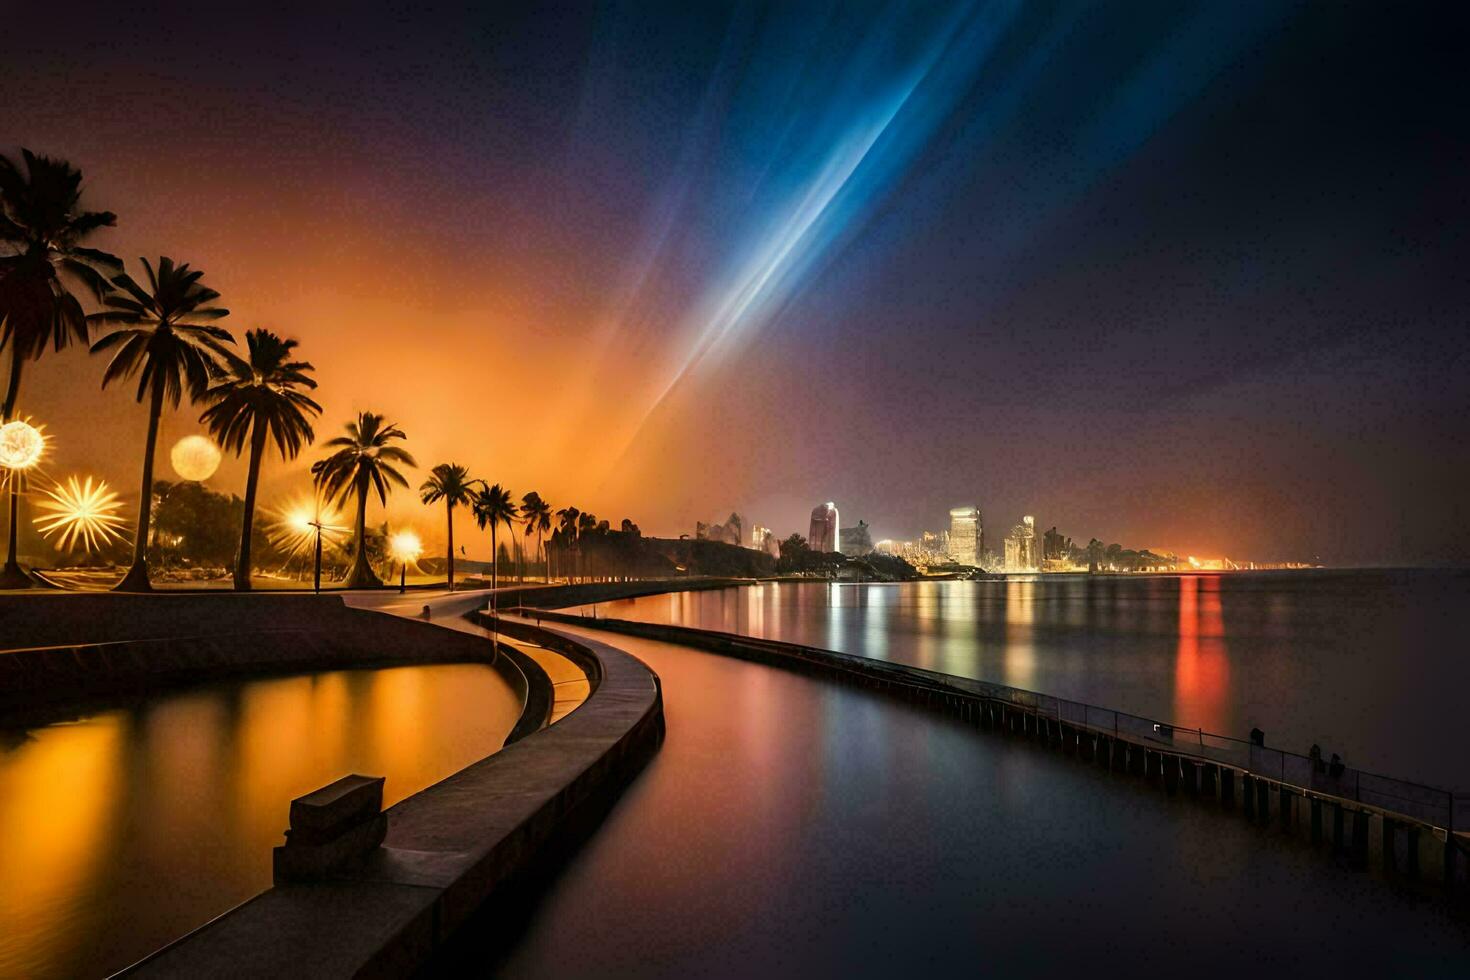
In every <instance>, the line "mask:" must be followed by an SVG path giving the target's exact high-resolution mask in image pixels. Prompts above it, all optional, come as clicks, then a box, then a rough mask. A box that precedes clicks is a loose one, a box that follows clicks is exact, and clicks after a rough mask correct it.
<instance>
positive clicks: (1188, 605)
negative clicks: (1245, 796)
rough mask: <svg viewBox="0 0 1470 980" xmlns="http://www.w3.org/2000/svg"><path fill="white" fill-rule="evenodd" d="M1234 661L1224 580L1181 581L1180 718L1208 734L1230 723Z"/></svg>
mask: <svg viewBox="0 0 1470 980" xmlns="http://www.w3.org/2000/svg"><path fill="white" fill-rule="evenodd" d="M1229 687H1230V658H1229V657H1228V656H1227V654H1226V649H1225V620H1224V615H1223V611H1222V609H1221V603H1220V576H1218V575H1185V576H1182V577H1181V578H1180V579H1179V642H1178V645H1177V647H1176V650H1175V655H1174V720H1175V721H1177V722H1179V723H1180V724H1183V725H1188V726H1190V727H1193V728H1203V729H1204V730H1205V731H1214V732H1219V731H1224V730H1225V729H1226V728H1227V727H1228V725H1229V722H1228V717H1227V712H1228V707H1229Z"/></svg>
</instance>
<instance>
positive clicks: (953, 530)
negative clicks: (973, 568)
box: [949, 507, 985, 565]
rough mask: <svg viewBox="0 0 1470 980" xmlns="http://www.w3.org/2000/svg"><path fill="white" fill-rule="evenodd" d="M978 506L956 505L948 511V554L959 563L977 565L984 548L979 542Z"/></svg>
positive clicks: (980, 532)
mask: <svg viewBox="0 0 1470 980" xmlns="http://www.w3.org/2000/svg"><path fill="white" fill-rule="evenodd" d="M982 533H983V532H982V525H981V523H980V508H979V507H956V508H954V509H953V510H951V511H950V512H949V556H950V557H951V558H953V559H954V560H955V561H956V562H958V563H959V564H961V565H979V564H980V555H981V553H982V552H983V551H984V550H985V549H984V546H983V544H982V542H981V535H982Z"/></svg>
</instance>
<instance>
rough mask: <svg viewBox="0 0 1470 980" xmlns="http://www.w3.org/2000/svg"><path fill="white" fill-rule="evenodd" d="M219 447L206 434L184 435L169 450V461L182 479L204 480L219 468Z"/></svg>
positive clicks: (220, 456) (220, 455)
mask: <svg viewBox="0 0 1470 980" xmlns="http://www.w3.org/2000/svg"><path fill="white" fill-rule="evenodd" d="M221 458H222V454H221V453H220V451H219V447H218V446H216V445H215V444H214V443H213V442H212V441H211V440H210V439H208V438H206V437H204V436H184V438H182V439H180V440H179V441H178V442H176V443H174V448H172V449H170V450H169V452H168V461H169V462H170V463H172V464H173V468H174V472H175V473H177V474H178V475H179V477H180V478H181V479H184V480H193V481H195V482H196V483H197V482H202V481H204V480H207V479H209V478H210V477H212V476H214V471H215V470H217V469H219V463H220V459H221Z"/></svg>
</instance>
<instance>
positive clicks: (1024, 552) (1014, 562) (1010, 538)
mask: <svg viewBox="0 0 1470 980" xmlns="http://www.w3.org/2000/svg"><path fill="white" fill-rule="evenodd" d="M1038 567H1039V563H1038V562H1037V554H1036V518H1034V517H1031V516H1030V515H1027V516H1026V517H1023V518H1021V523H1019V524H1017V525H1016V526H1015V527H1013V528H1011V533H1010V534H1009V535H1007V536H1006V571H1008V572H1034V571H1036V569H1037V568H1038Z"/></svg>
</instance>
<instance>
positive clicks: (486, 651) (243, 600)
mask: <svg viewBox="0 0 1470 980" xmlns="http://www.w3.org/2000/svg"><path fill="white" fill-rule="evenodd" d="M477 662H478V663H486V664H489V665H490V666H491V667H493V668H494V669H495V670H496V671H497V672H498V673H500V675H501V676H502V677H503V678H504V679H505V680H506V682H507V683H508V684H510V686H511V688H512V689H513V690H514V691H515V693H516V695H517V696H518V697H519V698H520V699H521V702H522V704H523V705H525V704H527V703H528V702H530V703H532V708H533V710H539V711H541V712H542V716H541V721H542V722H544V718H545V710H544V709H545V706H544V704H543V703H542V702H543V701H544V698H545V695H546V693H547V692H541V693H540V694H538V693H536V692H535V691H533V688H532V685H531V681H532V680H536V681H538V682H544V675H543V676H538V675H539V674H540V671H539V668H536V667H535V665H534V664H533V663H530V662H529V661H528V660H527V658H524V657H520V656H519V655H516V654H514V652H513V651H505V652H503V653H502V654H501V655H497V652H496V649H495V648H494V647H493V646H492V645H491V643H490V641H489V639H488V638H487V637H484V636H481V635H476V634H475V633H466V632H459V631H454V630H446V629H443V628H440V627H438V626H435V625H432V624H430V623H425V622H417V621H414V620H410V619H405V618H402V617H398V616H391V615H387V614H384V613H380V612H373V611H370V610H364V609H354V608H349V607H348V606H347V605H345V604H344V603H343V601H342V599H341V597H339V596H313V595H271V594H268V593H262V594H250V595H222V596H200V595H188V596H172V595H152V596H127V595H110V594H102V595H64V594H63V595H38V596H30V595H27V596H11V597H3V598H0V714H3V715H4V716H5V717H6V719H7V720H9V721H11V722H26V721H28V720H37V719H44V718H46V717H47V716H54V715H55V714H56V713H57V712H58V711H63V710H68V709H73V710H79V709H82V708H85V707H87V706H90V705H95V704H101V703H105V702H107V701H109V700H114V699H117V698H121V697H128V696H134V695H138V694H143V693H149V692H153V691H157V690H160V689H163V688H168V687H175V686H180V685H186V684H191V683H198V682H202V681H207V680H215V679H221V678H229V677H242V676H256V675H264V674H284V673H300V672H304V671H312V670H341V669H347V668H354V667H378V666H389V665H395V664H421V663H477ZM548 687H549V685H548ZM535 727H540V723H538V724H537V725H536V726H535ZM518 728H519V726H518Z"/></svg>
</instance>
